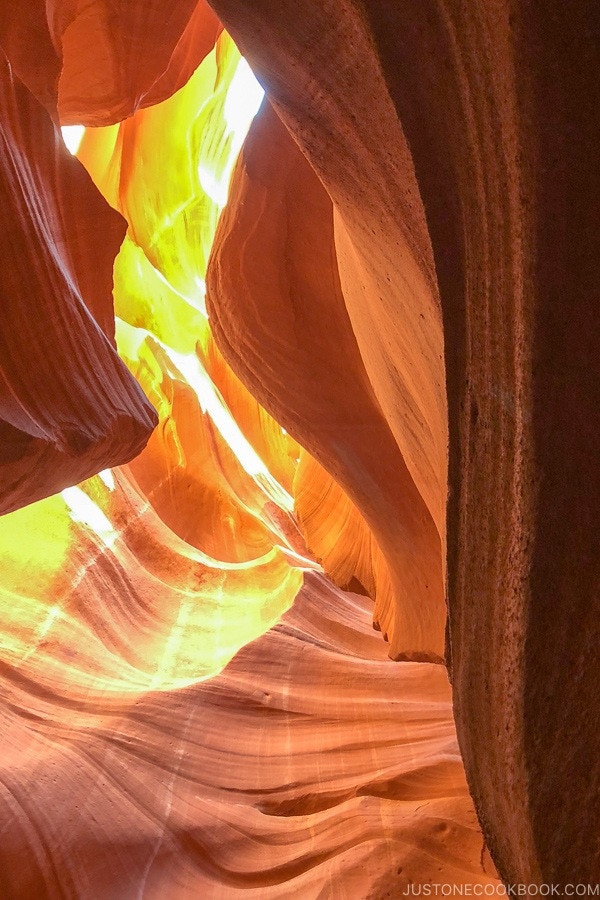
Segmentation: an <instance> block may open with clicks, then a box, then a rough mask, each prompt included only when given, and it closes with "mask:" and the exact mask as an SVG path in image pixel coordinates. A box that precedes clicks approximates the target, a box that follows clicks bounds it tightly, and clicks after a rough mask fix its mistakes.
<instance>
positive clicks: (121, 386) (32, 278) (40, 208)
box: [0, 52, 156, 513]
mask: <svg viewBox="0 0 600 900" xmlns="http://www.w3.org/2000/svg"><path fill="white" fill-rule="evenodd" d="M0 107H1V112H2V115H1V124H0V202H1V204H2V210H3V214H2V222H1V224H0V259H1V260H2V266H1V267H0V291H1V294H2V315H1V317H0V471H1V482H0V513H6V512H9V511H11V510H13V509H17V508H18V507H20V506H23V505H25V504H26V503H31V502H33V501H34V500H38V499H40V498H41V497H44V496H47V495H49V494H52V493H55V492H57V491H60V490H62V488H64V487H66V486H67V485H71V484H73V483H74V482H77V481H80V480H81V479H83V478H87V477H88V476H90V475H92V474H94V473H95V472H98V471H99V470H100V469H104V468H106V467H107V466H111V465H116V464H119V463H124V462H127V461H129V460H130V459H131V458H132V457H134V456H136V455H137V454H138V453H139V451H140V450H141V449H142V447H143V446H144V444H145V443H146V441H147V440H148V437H149V435H150V433H151V431H152V429H153V427H154V425H155V424H156V415H155V412H154V410H153V409H152V407H151V406H150V404H149V403H148V402H147V400H146V398H145V397H144V395H143V393H142V391H141V390H140V388H139V385H138V384H137V383H136V381H135V380H134V379H133V378H132V377H131V376H130V375H129V373H128V371H127V369H126V367H125V366H124V364H123V363H122V362H121V360H120V359H119V357H118V356H117V353H116V349H115V345H114V327H115V326H114V314H113V307H112V296H111V288H112V266H113V261H114V257H115V254H116V252H117V250H118V247H119V244H120V243H121V241H122V239H123V235H124V231H125V226H124V222H123V221H122V219H121V218H120V216H118V215H117V214H116V213H114V212H113V210H111V209H110V208H109V207H108V205H107V204H106V203H105V202H104V200H103V199H102V198H101V197H100V196H99V195H98V193H97V191H96V190H95V188H94V186H93V184H92V182H91V180H90V178H89V177H88V175H87V173H86V172H85V171H84V169H83V168H82V166H81V165H80V163H78V162H77V161H76V160H74V159H72V158H71V156H70V154H69V153H68V152H67V150H66V148H65V146H64V144H63V142H62V139H61V137H60V134H59V133H58V132H57V130H56V129H55V127H54V126H53V124H52V123H51V121H50V119H49V118H48V115H47V113H46V112H45V111H44V109H43V108H42V107H41V106H40V105H39V103H38V102H37V100H35V98H34V97H32V96H31V94H30V93H29V91H28V90H27V89H26V88H25V87H24V86H23V85H22V84H20V82H19V81H18V79H17V78H16V76H14V74H13V73H12V71H11V68H10V65H9V63H8V62H7V60H6V57H5V56H4V54H2V53H1V52H0Z"/></svg>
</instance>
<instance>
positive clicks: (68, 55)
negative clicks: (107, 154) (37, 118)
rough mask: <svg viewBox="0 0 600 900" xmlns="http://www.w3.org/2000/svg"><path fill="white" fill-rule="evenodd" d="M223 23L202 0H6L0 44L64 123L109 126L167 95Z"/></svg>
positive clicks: (18, 71)
mask: <svg viewBox="0 0 600 900" xmlns="http://www.w3.org/2000/svg"><path fill="white" fill-rule="evenodd" d="M220 28H221V26H220V25H219V23H218V21H217V19H216V17H215V15H214V13H213V12H212V10H211V9H210V7H209V6H208V4H207V3H206V2H204V0H174V2H171V3H169V7H168V10H167V9H166V8H165V5H164V4H163V3H160V2H158V0H150V2H145V3H143V4H140V3H130V2H123V0H101V2H98V0H95V2H93V3H89V2H86V0H30V2H28V3H27V4H25V5H19V4H14V3H7V4H4V8H3V9H2V11H1V12H0V46H2V47H3V48H4V50H5V52H6V54H7V56H8V58H9V59H10V61H11V65H12V66H13V68H14V70H15V72H16V74H17V75H18V76H19V77H20V78H21V80H22V81H23V82H24V83H25V84H26V85H27V87H28V88H29V89H30V90H31V91H32V93H33V94H34V95H35V96H36V97H37V98H38V99H39V100H40V101H41V102H42V103H43V104H44V105H45V106H46V108H47V109H48V111H49V112H50V114H51V115H52V116H53V117H55V118H56V117H58V119H59V120H60V122H61V123H62V124H63V125H68V124H75V125H109V124H112V123H115V122H119V121H121V120H122V119H125V118H126V117H127V116H130V115H131V114H132V113H133V112H135V110H136V109H138V108H140V107H144V106H151V105H152V104H155V103H159V102H161V101H162V100H165V99H166V98H167V97H170V96H171V94H173V93H175V91H177V90H178V89H179V88H180V87H182V86H183V85H184V84H185V83H186V81H187V80H188V79H189V78H190V76H191V75H192V73H193V72H194V71H195V69H196V68H197V66H198V65H199V63H200V62H201V60H202V59H203V58H204V56H206V54H207V53H208V52H209V51H210V50H211V49H212V47H213V44H214V42H215V39H216V37H217V35H218V34H219V31H220Z"/></svg>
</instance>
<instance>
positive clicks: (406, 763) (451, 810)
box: [0, 517, 496, 900]
mask: <svg viewBox="0 0 600 900" xmlns="http://www.w3.org/2000/svg"><path fill="white" fill-rule="evenodd" d="M148 524H150V525H152V517H150V519H149V522H148ZM150 533H151V532H150ZM158 539H159V541H160V540H161V538H160V535H158ZM112 553H115V554H116V558H117V559H118V558H119V555H120V549H119V542H117V543H116V544H115V545H114V550H113V551H111V552H109V554H108V555H107V554H106V552H105V554H104V561H103V562H102V563H100V561H98V562H97V563H96V564H95V565H94V566H93V567H92V571H91V572H90V573H89V575H88V578H100V577H102V570H104V572H106V570H107V565H108V563H109V559H110V556H111V555H112ZM94 570H95V573H96V574H94ZM126 571H127V570H126ZM129 571H130V570H129ZM82 596H85V591H82ZM370 604H371V601H370V600H368V599H367V600H365V598H359V597H356V596H354V595H348V594H342V593H341V592H339V590H338V589H336V588H334V587H333V586H332V585H331V584H329V583H327V582H326V581H325V580H324V579H323V578H322V576H319V575H316V574H311V575H309V576H307V580H306V583H305V586H304V587H303V589H302V590H301V592H300V594H299V595H298V598H297V600H296V603H295V605H294V607H293V609H292V610H290V611H289V612H288V613H287V614H286V615H285V616H284V618H283V619H282V621H281V622H280V623H279V624H278V625H277V626H276V627H275V628H274V629H272V630H271V631H270V632H269V633H268V634H266V635H264V636H263V637H261V638H259V639H258V640H257V641H255V642H254V643H252V644H250V645H248V646H246V647H245V648H244V649H243V650H242V651H240V653H238V655H237V656H236V657H235V659H234V660H233V661H232V662H231V663H230V664H229V665H228V667H227V668H226V669H225V671H224V672H223V673H222V674H221V675H219V676H218V677H216V678H213V679H211V680H209V681H206V682H204V683H194V684H190V686H189V687H185V688H180V689H179V690H174V689H172V688H170V689H167V687H166V684H167V682H164V683H163V684H164V687H165V689H164V690H162V691H161V690H160V682H159V681H158V680H157V681H155V689H154V690H150V691H144V692H141V691H140V688H139V687H138V686H137V685H136V684H135V682H129V683H128V681H127V680H122V679H121V678H115V679H114V680H106V679H104V678H103V677H102V674H101V672H100V671H99V670H98V669H96V670H95V671H92V670H91V669H90V662H89V659H86V658H84V656H83V655H82V646H83V643H82V640H81V634H80V633H74V634H73V635H72V641H71V642H70V643H69V642H68V641H67V635H66V634H65V631H66V629H68V628H69V626H70V621H69V620H70V616H67V617H66V618H65V617H64V616H65V614H64V613H61V614H60V615H59V616H58V617H57V618H56V619H55V621H54V623H53V624H52V626H51V627H49V628H48V630H47V631H46V634H45V635H44V636H43V637H42V636H41V635H40V642H39V645H38V648H37V651H36V653H35V654H32V653H31V652H30V653H29V654H26V655H25V656H24V657H23V658H22V659H20V660H18V661H16V660H15V661H12V662H11V663H10V664H7V663H6V662H5V663H4V665H3V670H2V679H3V692H4V695H5V698H6V704H7V705H6V707H5V712H4V717H3V735H4V741H5V750H4V751H3V754H2V764H1V766H0V774H1V779H2V790H1V792H0V808H1V809H2V812H1V813H0V816H1V817H2V820H3V821H5V822H6V821H10V822H11V827H10V828H9V829H7V830H5V832H4V835H3V841H2V845H1V850H0V883H1V884H2V888H3V897H6V898H7V900H12V898H18V900H21V898H25V897H34V896H35V897H40V898H41V897H47V898H52V900H53V898H58V897H65V896H69V897H77V898H81V900H87V898H90V900H91V898H94V900H95V898H98V897H106V898H108V897H111V898H112V897H123V898H130V897H131V898H133V897H140V896H143V897H146V898H163V897H169V898H184V897H190V896H201V897H211V898H231V897H238V896H240V897H243V896H247V895H248V894H252V895H254V894H255V893H256V892H259V893H260V896H261V897H268V898H271V897H273V898H284V897H290V896H297V897H307V898H308V897H318V896H326V897H332V898H347V900H354V898H357V897H372V898H379V900H383V898H385V897H395V896H398V895H399V894H400V893H402V892H403V891H404V890H406V889H407V886H408V885H409V884H410V883H414V884H421V883H423V882H426V881H435V882H439V883H444V882H445V883H450V882H456V883H459V884H469V885H481V886H483V885H486V884H487V885H493V884H495V883H496V881H495V875H494V873H493V867H492V866H491V864H490V861H489V857H488V856H487V853H486V852H484V851H483V850H482V839H481V835H480V833H479V830H478V827H477V823H476V820H475V816H474V812H473V809H472V805H471V801H470V798H469V796H468V793H467V788H466V783H465V780H464V774H463V770H462V765H461V762H460V757H459V754H458V749H457V746H456V739H455V734H454V725H453V722H452V712H451V701H450V690H449V686H448V682H447V679H446V675H445V672H444V670H443V668H442V667H440V666H432V665H427V664H416V663H402V664H394V663H392V662H391V661H390V660H389V659H387V652H386V648H385V644H384V643H383V641H381V638H380V636H379V635H376V634H374V633H373V631H372V629H371V624H370V616H371V611H370ZM100 614H101V611H100V610H99V611H98V613H97V615H98V616H99V615H100ZM132 624H133V623H132ZM71 627H72V625H71ZM136 627H137V628H139V621H138V622H137V623H136ZM55 629H58V632H55ZM61 632H62V633H61ZM171 645H172V646H171V649H174V650H176V651H177V650H181V649H182V648H181V646H178V645H177V641H175V642H173V641H172V642H171ZM89 646H90V644H89V641H88V642H86V647H88V648H89ZM69 647H70V648H71V650H70V652H69V655H68V657H67V658H66V659H61V658H60V656H59V654H60V652H62V653H63V654H64V653H65V652H66V651H65V648H69ZM61 648H62V649H61ZM203 648H204V649H208V648H209V645H208V644H207V643H206V642H204V644H202V643H201V644H196V656H197V657H201V656H202V649H203ZM190 649H191V648H190ZM154 658H155V659H157V658H159V655H157V654H154ZM116 659H117V656H113V660H116ZM104 661H106V658H105V660H104ZM164 661H165V662H166V659H165V660H164ZM130 671H131V669H130ZM164 674H166V670H165V672H164ZM20 710H27V711H28V712H27V716H26V717H25V716H23V714H22V713H21V712H20ZM232 741H233V742H232ZM19 860H21V861H22V860H27V864H26V865H25V864H20V863H18V862H17V861H19Z"/></svg>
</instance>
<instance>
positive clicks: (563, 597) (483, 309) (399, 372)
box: [211, 0, 600, 886]
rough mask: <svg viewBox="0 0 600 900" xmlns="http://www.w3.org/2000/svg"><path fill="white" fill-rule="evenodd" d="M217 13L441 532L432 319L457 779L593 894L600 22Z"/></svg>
mask: <svg viewBox="0 0 600 900" xmlns="http://www.w3.org/2000/svg"><path fill="white" fill-rule="evenodd" d="M211 2H212V5H213V7H214V8H215V10H216V11H217V13H218V14H219V16H220V18H221V19H222V20H223V22H224V23H225V25H226V27H227V28H228V29H229V30H230V32H231V34H232V35H233V37H234V39H235V40H236V42H237V44H238V46H239V47H240V48H241V50H242V52H243V53H244V55H245V56H246V58H247V59H248V60H249V62H250V63H251V65H252V67H253V69H254V70H255V71H256V72H257V74H258V77H259V78H260V79H261V81H262V83H263V84H264V85H265V88H266V90H267V93H268V95H269V96H270V99H271V102H272V103H273V105H274V107H275V109H276V110H277V112H278V113H279V114H280V116H281V118H282V120H283V121H284V122H285V124H286V125H287V127H288V128H289V130H290V133H291V134H292V135H293V137H294V139H295V140H296V142H297V143H298V145H299V146H300V148H301V149H302V151H303V152H304V154H305V155H306V157H307V159H308V161H309V162H310V163H311V165H312V166H313V168H314V169H315V171H316V173H317V175H318V176H319V178H320V179H321V181H322V183H323V185H324V187H325V189H326V190H327V192H328V193H329V195H330V196H331V198H332V200H333V203H334V208H335V215H336V217H337V218H336V226H337V223H338V222H339V223H340V228H339V232H338V231H336V252H337V258H338V264H339V272H340V281H341V285H342V289H343V291H344V296H345V301H346V305H347V309H348V313H349V317H350V320H351V322H352V326H353V331H354V334H355V336H356V341H357V343H358V346H359V348H360V351H361V356H362V359H363V361H364V364H365V370H366V372H367V374H368V376H369V380H370V382H371V384H372V387H373V391H374V393H375V395H376V396H377V399H378V401H379V404H380V407H381V409H382V411H383V412H384V414H385V416H386V419H387V421H388V422H389V424H390V428H391V430H392V431H393V433H394V436H395V437H396V440H397V442H398V446H399V448H400V449H401V451H402V454H403V457H404V460H405V462H406V465H407V468H408V469H409V470H410V472H411V474H412V476H413V478H414V481H415V484H416V486H417V488H418V490H419V492H420V493H421V496H422V497H423V498H424V499H425V501H426V503H427V506H428V509H429V510H430V512H431V515H432V517H433V518H434V520H435V521H436V523H437V525H438V529H439V531H440V535H442V538H443V537H444V508H445V501H446V479H445V471H446V470H445V465H444V461H445V455H444V450H445V446H446V430H445V424H446V420H445V416H444V398H443V393H444V390H443V383H444V381H443V378H444V376H443V371H442V361H441V358H439V356H438V355H439V354H441V352H442V351H441V346H442V344H441V337H440V335H441V324H442V323H441V319H443V336H444V358H445V368H446V371H445V385H446V394H447V399H448V420H447V423H448V432H447V434H448V448H449V467H448V473H449V474H448V512H447V546H448V551H447V560H446V562H447V594H448V607H449V626H448V660H449V662H451V668H452V680H453V688H454V703H455V713H456V720H457V729H458V735H459V740H460V744H461V748H462V751H463V755H464V759H465V766H466V772H467V777H468V780H469V784H470V787H471V791H472V793H473V796H474V799H475V802H476V807H477V810H478V814H479V817H480V820H481V822H482V825H483V828H484V832H485V834H486V836H487V839H488V842H489V845H490V848H491V850H492V854H493V856H494V858H495V860H496V863H497V865H498V867H499V870H500V872H501V874H502V876H503V878H504V879H505V880H506V881H507V882H509V883H515V882H521V883H525V884H533V885H537V886H539V885H540V884H544V883H545V884H550V883H557V884H565V883H567V882H571V883H582V884H586V883H589V884H591V885H592V886H593V885H595V883H596V881H597V878H598V872H600V844H598V842H597V841H596V840H595V839H592V840H590V835H598V834H599V833H600V804H599V803H598V797H599V796H600V765H599V764H598V760H599V759H600V754H599V744H598V725H597V723H598V721H600V707H599V704H600V694H599V692H598V689H597V683H598V674H597V666H596V665H595V662H594V661H595V658H596V647H597V644H598V638H599V626H598V623H599V621H600V616H599V615H598V613H599V612H600V607H599V598H600V591H599V589H598V586H599V584H600V568H599V566H600V546H599V540H598V528H597V524H596V523H597V510H598V508H599V506H600V478H599V471H600V469H599V467H598V458H599V450H600V447H599V435H600V419H599V416H600V404H599V403H598V389H597V385H598V383H599V379H598V374H599V373H598V365H599V361H600V346H599V343H598V342H599V340H600V322H599V306H598V302H597V285H598V282H599V280H600V229H599V228H598V221H597V208H598V202H599V200H600V171H599V169H598V165H597V158H598V147H599V146H600V119H599V117H598V114H597V110H598V104H599V102H600V82H599V81H598V77H597V73H598V71H599V68H600V11H599V8H598V6H597V4H594V3H590V2H588V0H577V2H575V3H573V4H569V5H566V4H563V3H560V2H559V0H551V2H549V3H537V2H533V3H531V2H529V0H491V2H487V0H481V2H478V0H474V2H469V3H463V2H461V0H441V2H438V0H431V2H430V0H425V2H420V3H414V2H412V0H326V2H324V3H319V4H318V5H317V4H316V3H305V4H300V5H299V4H296V3H292V2H286V0H283V2H279V0H277V2H275V0H267V2H264V3H260V4H249V3H245V2H243V0H211ZM409 148H410V151H409ZM419 198H420V199H421V200H422V204H423V207H421V205H420V202H419ZM423 209H424V211H425V215H424V214H423ZM342 226H343V228H342ZM429 248H430V250H431V252H429ZM434 264H435V275H436V276H437V287H438V289H439V299H440V303H441V317H440V316H439V314H438V307H437V303H436V300H435V298H436V297H437V290H436V288H435V278H434V275H433V273H434ZM387 277H389V278H390V282H389V283H388V282H387Z"/></svg>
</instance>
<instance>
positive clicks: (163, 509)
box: [0, 33, 319, 695]
mask: <svg viewBox="0 0 600 900" xmlns="http://www.w3.org/2000/svg"><path fill="white" fill-rule="evenodd" d="M262 97H263V90H262V88H261V87H260V85H259V84H258V82H257V81H256V79H255V78H254V75H253V74H252V72H251V70H250V68H249V66H248V65H247V63H246V62H245V61H244V60H242V59H241V57H240V54H239V52H238V50H237V48H236V47H235V45H234V44H233V41H232V40H231V38H230V37H229V36H228V35H227V34H226V33H223V34H222V35H221V37H220V38H219V40H218V43H217V46H216V48H215V50H214V51H213V52H212V53H210V54H209V55H208V57H207V58H206V59H205V60H204V62H203V63H202V64H201V66H200V67H199V68H198V70H197V71H196V73H194V75H193V76H192V77H191V78H190V80H189V81H188V83H187V84H186V85H185V86H184V87H183V88H182V89H181V90H180V91H178V92H177V93H176V94H175V95H174V96H173V97H171V98H169V99H168V100H166V101H164V103H160V104H157V105H156V106H155V107H150V108H147V109H141V110H139V111H137V112H136V113H135V114H134V116H132V117H131V118H130V119H128V120H126V121H124V122H122V123H119V124H117V125H112V126H109V127H107V128H88V129H84V128H83V127H81V126H67V127H64V128H63V129H62V134H63V139H64V141H65V144H66V145H67V146H68V147H69V149H70V151H71V152H72V153H77V156H78V158H79V159H80V160H81V162H82V163H83V164H84V165H85V166H86V167H87V168H88V170H89V172H90V174H91V176H92V178H93V180H94V181H95V183H96V185H97V186H98V187H99V189H100V190H101V192H102V193H103V194H104V196H105V197H106V199H107V200H108V202H109V203H111V204H112V205H113V206H114V207H115V208H117V209H118V210H119V211H120V212H121V213H122V214H123V216H124V217H125V218H126V220H127V222H128V226H129V228H128V233H127V236H126V238H125V240H124V242H123V244H122V247H121V250H120V252H119V254H118V256H117V259H116V260H115V267H114V303H115V312H116V339H117V347H118V351H119V353H120V355H121V357H122V358H123V360H124V361H125V362H126V364H127V365H128V366H129V367H130V369H131V371H132V372H134V374H135V375H136V376H137V377H138V379H139V381H140V384H141V385H142V387H143V388H144V390H146V392H147V393H148V396H149V397H150V399H151V401H152V402H153V403H154V404H155V406H156V407H157V410H158V413H159V418H160V424H159V426H158V429H157V431H156V432H155V434H154V435H153V436H152V438H151V439H150V442H149V445H148V448H147V449H146V450H145V451H144V453H143V454H141V456H140V457H139V458H138V459H137V460H134V461H132V463H131V464H130V465H129V466H127V467H123V468H122V469H120V470H119V471H118V475H117V477H116V478H115V473H116V470H115V472H113V471H112V470H110V469H106V470H104V471H102V472H100V473H99V474H98V475H97V476H95V477H94V478H91V479H89V480H88V481H87V482H85V483H83V484H82V485H79V486H77V487H70V488H66V489H65V490H63V491H62V492H61V494H60V495H57V496H55V497H52V498H49V500H46V501H42V502H41V503H39V504H35V505H34V506H32V507H29V508H28V509H26V510H19V511H18V512H17V513H14V514H11V515H10V516H6V517H4V519H3V520H0V548H1V549H0V553H1V554H2V557H1V562H2V582H1V583H0V604H1V605H2V608H3V611H4V613H3V627H2V630H1V631H0V648H1V653H2V657H3V658H6V659H8V660H9V661H10V663H11V664H12V665H18V666H22V667H24V668H26V669H27V671H28V677H31V678H33V679H36V680H39V681H44V682H46V683H49V684H50V685H51V686H52V690H53V691H57V692H60V691H65V692H67V691H68V692H70V693H71V694H75V695H78V694H85V693H86V692H88V691H91V690H99V691H102V692H106V691H118V692H123V691H145V690H169V689H172V688H176V687H182V686H184V685H187V684H191V683H193V682H194V681H198V680H202V679H205V678H210V677H213V676H214V675H215V674H216V673H217V672H219V671H220V670H221V669H222V668H223V667H224V666H225V665H227V663H228V662H229V660H230V659H231V658H232V657H233V656H234V655H235V653H237V651H238V650H239V649H240V647H242V646H243V645H244V644H246V643H247V642H248V641H250V640H253V639H254V638H256V637H258V636H259V635H261V634H263V633H264V632H265V630H267V629H268V628H269V627H271V626H272V625H274V624H275V623H276V622H277V621H278V619H279V618H280V616H281V615H282V613H283V612H284V611H285V610H286V609H288V608H289V607H290V605H291V604H292V602H293V600H294V597H295V596H296V594H297V592H298V590H299V589H300V587H301V585H302V581H303V572H304V571H306V570H307V569H318V568H319V567H318V566H317V565H316V564H315V563H314V562H313V561H312V560H309V559H307V558H305V557H304V556H303V555H302V552H301V551H302V547H301V546H300V547H299V548H298V549H294V548H293V547H292V544H294V546H296V544H295V543H294V540H293V539H292V538H291V537H290V534H291V532H290V530H289V528H288V525H289V517H290V513H291V511H292V508H293V500H292V497H291V496H290V493H289V492H288V490H286V489H285V487H284V486H283V484H284V483H285V484H286V485H287V487H290V485H291V482H292V478H293V463H291V462H290V461H291V460H292V459H293V456H292V454H296V452H297V449H296V448H297V445H295V444H294V442H292V441H291V439H289V438H288V437H287V435H286V432H285V429H280V428H279V426H277V425H276V424H275V423H274V422H273V421H272V420H270V419H269V417H268V416H267V414H266V413H265V412H264V410H261V409H260V408H259V406H258V404H257V403H256V401H254V400H253V399H252V398H251V397H250V395H249V394H248V393H247V392H246V394H244V395H241V397H242V399H241V400H239V398H237V394H236V390H237V388H236V383H235V380H234V377H233V375H232V373H231V372H230V371H229V370H228V369H227V367H226V364H225V362H224V360H223V359H222V357H220V355H219V354H218V352H217V351H216V349H215V347H214V343H213V339H212V336H211V333H210V328H209V325H208V319H207V315H206V302H205V300H206V282H205V278H206V263H207V260H208V256H209V253H210V249H211V246H212V241H213V238H214V233H215V230H216V227H217V223H218V217H219V214H220V210H221V208H222V207H223V206H224V205H225V203H226V200H227V191H228V188H229V181H230V177H231V172H232V170H233V166H234V165H235V161H236V158H237V155H238V153H239V150H240V148H241V146H242V142H243V140H244V137H245V135H246V133H247V131H248V128H249V127H250V123H251V121H252V118H253V117H254V115H255V114H256V112H257V110H258V108H259V106H260V103H261V101H262ZM238 388H239V390H240V391H241V390H242V388H241V385H239V383H238ZM244 390H245V389H244ZM228 392H229V393H228ZM226 395H227V396H226ZM238 401H239V402H238ZM236 403H237V411H236ZM240 410H241V412H242V418H241V419H240V421H237V420H236V416H237V415H238V414H239V412H240ZM282 460H283V462H281V461H282ZM277 466H279V469H277ZM286 466H287V469H286ZM272 469H273V471H279V472H283V480H281V479H280V480H278V478H276V477H275V476H274V475H273V474H272ZM286 479H287V480H286ZM141 481H143V482H144V484H143V486H140V482H141ZM169 503H171V507H172V509H173V510H174V511H175V516H176V517H177V516H181V517H182V518H184V517H185V515H187V516H188V519H189V521H190V522H191V523H192V525H194V522H195V520H200V521H203V520H204V519H205V520H206V528H205V529H204V531H202V529H196V530H194V529H193V528H192V527H191V526H190V529H191V531H192V532H193V534H192V536H191V537H190V536H189V535H188V534H187V532H186V530H185V528H182V529H181V530H179V531H178V530H177V523H173V521H172V520H170V519H169V517H168V511H169V509H171V507H169ZM167 507H168V509H167ZM215 535H218V536H219V539H218V540H217V537H216V536H215ZM219 541H220V543H219ZM205 544H206V546H205Z"/></svg>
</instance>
